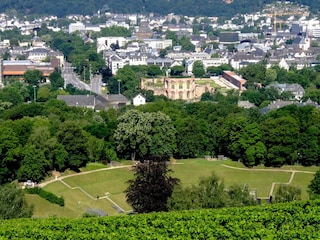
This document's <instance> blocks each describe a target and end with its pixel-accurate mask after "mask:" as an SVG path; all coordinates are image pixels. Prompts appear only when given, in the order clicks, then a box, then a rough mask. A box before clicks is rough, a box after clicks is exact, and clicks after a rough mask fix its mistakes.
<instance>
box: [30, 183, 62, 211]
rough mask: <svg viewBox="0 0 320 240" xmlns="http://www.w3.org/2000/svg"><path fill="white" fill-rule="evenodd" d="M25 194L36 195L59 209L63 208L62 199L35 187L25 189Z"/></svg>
mask: <svg viewBox="0 0 320 240" xmlns="http://www.w3.org/2000/svg"><path fill="white" fill-rule="evenodd" d="M26 192H27V193H29V194H38V195H39V196H40V197H42V198H44V199H46V200H47V201H49V202H51V203H54V204H57V205H59V206H61V207H63V206H64V198H63V197H58V196H56V195H55V194H53V193H51V192H48V191H45V190H43V189H42V188H39V187H35V188H26Z"/></svg>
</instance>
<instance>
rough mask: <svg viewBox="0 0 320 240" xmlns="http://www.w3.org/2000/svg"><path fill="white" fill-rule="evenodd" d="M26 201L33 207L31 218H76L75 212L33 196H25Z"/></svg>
mask: <svg viewBox="0 0 320 240" xmlns="http://www.w3.org/2000/svg"><path fill="white" fill-rule="evenodd" d="M25 198H26V201H27V203H28V204H31V205H33V206H34V212H33V217H36V218H47V217H53V216H57V217H70V216H73V217H74V216H76V212H75V211H74V210H73V209H70V208H67V207H60V206H58V205H57V204H53V203H50V202H48V201H47V200H45V199H43V198H41V197H40V196H38V195H35V194H26V195H25Z"/></svg>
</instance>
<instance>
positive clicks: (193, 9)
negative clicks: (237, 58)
mask: <svg viewBox="0 0 320 240" xmlns="http://www.w3.org/2000/svg"><path fill="white" fill-rule="evenodd" d="M271 2H275V1H274V0H263V1H262V0H259V1H252V0H234V1H233V2H232V3H230V4H227V3H226V2H225V1H223V0H175V1H168V0H158V1H153V0H109V1H108V2H107V4H108V5H106V4H105V3H106V2H103V1H99V0H65V1H49V0H37V1H35V0H30V1H23V0H4V1H1V2H0V12H8V11H12V10H14V11H17V12H18V13H20V14H23V15H29V14H52V15H57V16H59V17H64V16H66V15H68V14H90V15H92V14H93V13H96V12H97V11H98V10H99V9H105V10H110V11H111V12H115V13H150V12H154V13H156V14H161V15H166V14H169V13H175V14H181V15H189V16H199V15H202V16H224V17H230V16H233V15H235V14H236V13H249V12H255V11H259V10H261V8H262V6H263V5H264V4H267V3H271ZM291 2H294V3H299V4H304V5H308V6H310V9H311V10H313V11H314V12H318V10H319V8H320V1H317V0H292V1H291Z"/></svg>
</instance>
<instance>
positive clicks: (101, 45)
mask: <svg viewBox="0 0 320 240" xmlns="http://www.w3.org/2000/svg"><path fill="white" fill-rule="evenodd" d="M126 44H127V40H126V38H124V37H99V38H97V52H98V53H99V52H102V51H105V50H111V49H112V45H113V46H117V47H118V48H123V47H124V46H125V45H126ZM112 50H114V49H112Z"/></svg>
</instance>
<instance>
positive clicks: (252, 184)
mask: <svg viewBox="0 0 320 240" xmlns="http://www.w3.org/2000/svg"><path fill="white" fill-rule="evenodd" d="M177 162H179V161H177ZM230 162H231V161H207V160H201V159H198V160H185V161H181V163H183V164H176V165H173V166H172V169H173V170H174V174H173V176H175V177H177V178H179V179H180V180H181V182H182V184H183V185H185V186H191V185H196V184H197V183H198V182H199V179H200V177H203V176H210V175H211V173H212V172H215V173H216V174H217V175H218V176H219V177H220V178H221V179H223V181H224V183H225V185H226V187H228V186H230V185H233V184H247V185H248V187H249V189H251V190H257V196H258V197H268V196H269V191H270V188H271V185H272V182H284V183H285V182H288V181H289V179H290V176H291V173H287V172H270V171H265V172H264V171H254V170H252V171H251V169H248V168H242V169H243V170H238V169H231V168H227V167H224V166H222V164H226V165H228V164H229V163H230Z"/></svg>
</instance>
